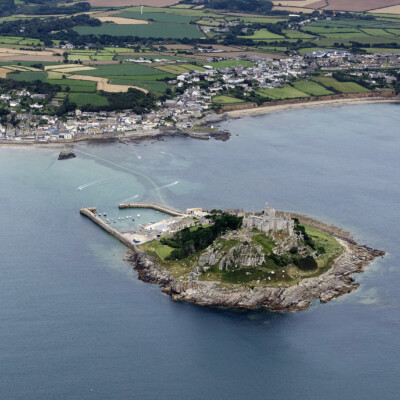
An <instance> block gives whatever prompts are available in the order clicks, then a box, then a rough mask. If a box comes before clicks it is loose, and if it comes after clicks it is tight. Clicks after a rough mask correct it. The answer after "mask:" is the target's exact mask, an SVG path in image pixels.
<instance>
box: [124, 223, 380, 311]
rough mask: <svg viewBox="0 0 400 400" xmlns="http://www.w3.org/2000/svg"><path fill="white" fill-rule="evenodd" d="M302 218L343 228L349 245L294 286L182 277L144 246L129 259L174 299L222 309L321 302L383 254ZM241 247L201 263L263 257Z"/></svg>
mask: <svg viewBox="0 0 400 400" xmlns="http://www.w3.org/2000/svg"><path fill="white" fill-rule="evenodd" d="M298 218H300V219H301V218H303V216H300V215H299V216H298ZM304 219H305V220H307V224H308V225H313V224H314V225H317V226H318V229H321V230H323V231H325V232H332V231H335V233H340V236H341V238H338V237H337V239H338V241H339V242H340V243H341V244H342V245H343V246H344V247H345V248H346V251H345V252H344V253H342V254H341V255H340V256H339V257H338V258H337V259H336V260H335V261H334V263H333V266H332V268H330V269H329V270H328V271H327V272H325V273H323V274H321V275H319V276H317V277H313V278H307V279H303V280H301V281H300V282H299V283H298V284H297V285H294V286H289V287H272V286H271V287H268V286H256V287H248V286H240V285H222V284H221V283H220V282H210V281H199V280H187V281H181V280H178V279H176V278H175V277H174V276H173V274H172V273H171V272H169V271H165V270H161V269H160V268H159V267H158V266H157V264H156V262H155V260H153V259H152V258H151V257H149V256H148V255H147V254H146V253H145V252H143V251H140V250H138V251H133V252H132V253H131V254H130V256H129V259H130V261H131V263H132V265H133V267H134V269H135V270H137V271H138V276H139V279H141V280H143V281H145V282H149V283H155V284H159V285H161V287H162V291H163V292H164V293H166V294H168V295H170V296H171V298H172V300H174V301H186V302H190V303H194V304H197V305H201V306H213V307H222V308H242V309H255V308H259V307H265V308H268V309H271V310H273V311H297V310H303V309H306V308H307V307H308V306H309V305H310V302H311V300H312V299H320V301H321V302H322V303H325V302H327V301H330V300H332V299H333V298H335V297H338V296H340V295H343V294H346V293H349V292H351V291H353V290H355V289H356V288H357V287H358V286H359V285H358V284H357V283H354V279H353V278H352V277H351V274H353V273H356V272H362V271H363V268H364V266H366V265H368V264H369V263H370V262H371V261H372V260H374V259H375V258H376V257H380V256H383V255H384V254H385V253H384V252H383V251H380V250H374V249H372V248H370V247H367V246H361V245H358V244H357V243H356V242H354V240H352V239H351V237H350V236H349V235H348V234H347V233H345V232H343V231H342V230H340V229H339V228H335V227H332V226H328V225H324V224H323V223H321V222H319V221H316V220H313V219H311V218H308V217H304ZM237 247H240V248H235V247H234V248H232V249H231V250H230V251H229V252H228V254H226V255H225V256H224V257H223V258H222V259H221V258H219V259H218V258H217V256H216V254H214V252H212V251H210V252H208V254H207V253H206V254H205V255H204V258H203V259H201V262H200V260H199V262H200V263H201V264H202V265H206V264H209V263H210V264H212V265H216V263H218V262H219V263H220V265H221V264H222V267H226V266H227V265H228V264H229V263H230V262H231V261H232V262H236V260H237V259H236V257H239V258H240V257H242V258H241V259H240V262H241V263H242V262H243V263H248V264H249V265H252V264H253V263H258V262H260V261H261V257H262V256H261V254H260V253H259V252H258V251H259V249H257V250H256V252H254V249H252V250H251V252H252V254H251V255H249V253H248V249H245V247H247V246H246V245H244V246H243V245H240V246H237ZM235 251H236V252H237V253H235ZM231 252H232V253H231ZM253 252H254V253H253ZM234 253H235V255H234ZM233 255H234V257H233ZM232 257H233V258H232ZM224 260H226V261H224ZM242 265H244V264H242Z"/></svg>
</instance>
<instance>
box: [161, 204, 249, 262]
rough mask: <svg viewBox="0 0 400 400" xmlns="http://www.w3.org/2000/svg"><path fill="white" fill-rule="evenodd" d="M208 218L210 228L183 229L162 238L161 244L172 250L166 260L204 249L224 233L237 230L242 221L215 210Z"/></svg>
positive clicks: (176, 258) (179, 257)
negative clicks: (210, 222)
mask: <svg viewBox="0 0 400 400" xmlns="http://www.w3.org/2000/svg"><path fill="white" fill-rule="evenodd" d="M208 218H209V219H210V220H211V221H212V222H213V223H212V225H210V226H207V227H203V226H199V227H196V229H190V228H185V229H182V230H180V231H179V232H177V233H175V234H174V235H173V236H172V237H170V238H162V239H161V243H162V244H165V245H167V246H170V247H173V248H174V250H173V251H172V252H171V254H170V255H169V256H168V257H167V258H166V259H168V260H181V259H183V258H186V257H188V256H189V255H191V254H193V253H195V252H196V251H199V250H203V249H205V248H206V247H208V246H209V245H210V244H212V243H213V242H214V240H215V239H217V238H218V237H219V236H221V235H223V234H224V233H225V232H226V231H228V230H236V229H239V228H240V227H241V226H242V220H243V218H242V217H236V216H234V215H231V214H227V213H223V212H222V211H216V210H215V211H214V213H212V214H211V215H209V216H208Z"/></svg>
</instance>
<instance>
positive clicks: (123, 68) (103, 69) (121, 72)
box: [79, 64, 160, 77]
mask: <svg viewBox="0 0 400 400" xmlns="http://www.w3.org/2000/svg"><path fill="white" fill-rule="evenodd" d="M79 75H88V76H100V77H111V76H135V75H140V76H142V75H160V71H157V70H156V69H154V68H151V67H147V66H146V65H140V64H109V65H97V66H96V69H95V70H88V71H79Z"/></svg>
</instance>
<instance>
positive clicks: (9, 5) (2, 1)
mask: <svg viewBox="0 0 400 400" xmlns="http://www.w3.org/2000/svg"><path fill="white" fill-rule="evenodd" d="M14 10H15V3H14V0H0V15H1V16H3V15H9V14H11V13H12V12H13V11H14Z"/></svg>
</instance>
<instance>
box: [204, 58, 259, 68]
mask: <svg viewBox="0 0 400 400" xmlns="http://www.w3.org/2000/svg"><path fill="white" fill-rule="evenodd" d="M204 65H209V66H211V67H213V68H229V67H235V66H238V65H241V66H243V67H251V66H253V65H254V63H252V62H251V61H248V60H222V61H217V62H210V63H204Z"/></svg>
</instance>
